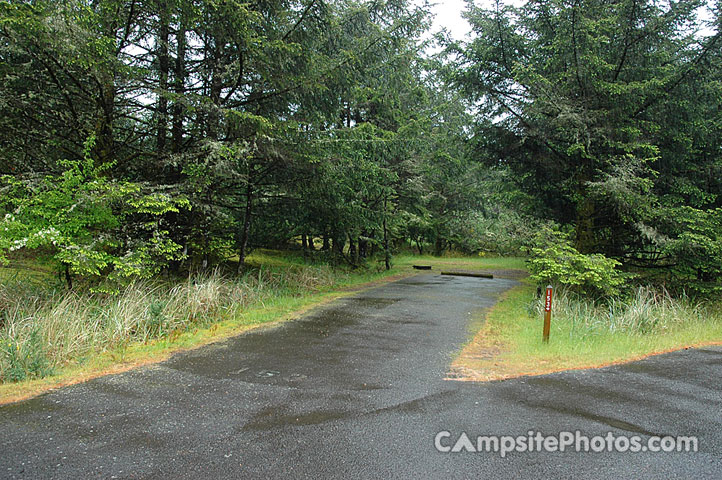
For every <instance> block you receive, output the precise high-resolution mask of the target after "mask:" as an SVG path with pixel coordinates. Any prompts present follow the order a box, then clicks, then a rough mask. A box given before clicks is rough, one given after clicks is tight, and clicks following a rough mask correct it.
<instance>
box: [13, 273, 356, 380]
mask: <svg viewBox="0 0 722 480" xmlns="http://www.w3.org/2000/svg"><path fill="white" fill-rule="evenodd" d="M348 277H349V274H348V273H344V272H340V271H337V270H333V269H331V268H330V267H326V266H303V267H301V266H292V267H288V268H283V269H274V268H261V269H259V270H256V271H252V272H249V273H247V274H246V275H244V276H242V277H237V278H230V277H224V276H223V275H221V274H220V273H218V272H213V273H210V274H207V275H197V276H193V277H189V278H188V279H187V280H185V281H181V282H178V283H169V282H158V281H154V282H151V281H138V282H135V283H133V284H131V285H129V286H127V287H126V288H125V289H124V290H122V291H121V292H120V293H118V294H116V295H108V294H99V293H89V292H80V291H65V290H57V289H51V288H42V287H38V286H30V285H28V284H27V283H23V282H20V281H6V282H3V283H0V382H8V381H18V380H23V379H26V378H32V377H42V376H45V375H48V374H49V373H52V371H53V369H54V368H57V367H58V366H61V365H63V364H66V363H67V362H70V361H72V360H78V359H82V358H83V357H85V356H87V355H90V354H93V353H97V352H102V351H105V350H109V349H114V348H118V347H122V346H124V345H127V344H129V343H132V342H145V341H148V340H151V339H154V338H160V337H164V336H168V335H171V334H173V333H175V332H182V331H185V330H187V329H189V328H192V327H203V326H209V325H210V324H212V323H214V322H218V321H222V320H225V319H229V318H232V317H235V316H238V315H242V313H243V311H244V309H246V308H248V307H249V306H253V305H258V304H262V303H263V302H264V301H266V300H267V299H269V298H271V297H277V296H279V295H292V296H293V295H301V294H305V293H309V292H316V291H319V290H322V289H325V288H329V287H332V286H334V285H337V284H339V283H344V282H345V281H347V280H348Z"/></svg>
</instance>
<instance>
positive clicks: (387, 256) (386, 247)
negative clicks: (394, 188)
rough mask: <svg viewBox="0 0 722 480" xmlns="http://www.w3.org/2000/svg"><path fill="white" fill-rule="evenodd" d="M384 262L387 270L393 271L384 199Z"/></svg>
mask: <svg viewBox="0 0 722 480" xmlns="http://www.w3.org/2000/svg"><path fill="white" fill-rule="evenodd" d="M384 262H385V264H386V270H391V252H389V230H388V228H387V226H386V199H385V198H384Z"/></svg>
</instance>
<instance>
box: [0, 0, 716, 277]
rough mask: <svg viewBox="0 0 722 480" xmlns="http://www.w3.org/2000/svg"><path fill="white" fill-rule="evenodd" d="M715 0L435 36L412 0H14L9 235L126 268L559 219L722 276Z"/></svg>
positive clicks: (179, 265) (596, 242)
mask: <svg viewBox="0 0 722 480" xmlns="http://www.w3.org/2000/svg"><path fill="white" fill-rule="evenodd" d="M482 5H483V6H482ZM704 7H705V4H704V2H702V1H701V0H681V1H678V2H665V1H662V2H660V1H656V0H655V1H652V0H529V1H527V2H526V3H525V4H524V5H523V6H521V7H513V6H511V5H507V4H504V3H502V2H501V1H496V2H483V4H482V3H478V2H469V3H468V10H467V12H466V13H465V15H466V17H467V18H468V20H469V22H470V24H471V26H472V33H471V35H470V36H469V37H468V38H467V39H466V40H464V41H450V40H448V39H446V38H444V37H443V36H442V35H439V36H437V38H436V41H437V42H439V43H440V44H441V46H442V47H443V48H442V51H441V53H438V54H435V55H430V54H428V53H427V52H428V51H429V50H428V49H427V44H428V42H429V40H424V39H425V38H427V31H428V29H429V28H430V18H429V15H428V13H427V11H428V8H427V6H426V5H425V4H421V3H420V2H410V1H407V0H389V1H363V0H270V1H258V2H241V1H236V0H60V1H57V0H56V1H50V0H35V1H21V0H10V1H8V0H4V1H0V175H2V180H1V182H0V190H1V191H2V198H1V199H0V213H1V214H2V215H3V216H4V220H3V221H2V223H0V260H2V259H7V258H9V257H12V255H14V254H16V252H19V251H23V250H31V249H33V250H36V251H42V252H43V253H45V254H47V255H49V256H51V257H52V258H54V259H55V260H56V261H57V263H58V266H59V268H60V269H61V270H62V271H63V272H64V273H65V275H66V278H67V279H68V281H69V282H70V280H71V279H72V277H73V276H82V277H85V278H90V279H94V280H93V281H95V282H100V283H102V282H104V281H106V280H112V281H114V282H118V281H122V279H124V278H128V277H132V276H150V275H154V274H156V273H158V272H160V271H163V270H168V271H179V270H182V269H188V268H209V267H210V266H212V265H214V264H218V263H224V262H227V261H228V260H229V259H237V260H238V265H239V268H243V264H244V261H245V258H246V256H247V255H248V252H249V251H250V250H251V249H253V248H255V247H261V246H266V247H276V246H283V247H285V248H288V247H289V246H291V247H297V248H303V249H305V251H306V252H307V254H308V255H309V256H310V255H314V256H317V255H325V256H327V257H328V258H329V259H333V260H334V261H338V262H343V263H347V264H349V265H353V266H359V265H361V264H363V263H364V261H365V259H368V258H370V257H372V256H373V255H374V254H376V253H382V252H383V253H385V255H384V257H385V260H386V263H387V264H388V263H389V260H390V254H391V252H392V251H393V250H394V249H395V248H400V247H401V246H402V245H404V244H408V245H413V246H414V248H417V249H418V250H419V251H421V252H424V251H425V249H426V251H433V252H434V253H436V254H442V253H443V252H444V251H446V250H448V249H451V248H454V249H458V250H463V251H465V252H468V253H476V252H486V251H489V252H494V253H502V254H525V253H528V252H529V251H530V249H531V248H532V247H538V246H539V245H537V244H536V243H535V242H536V241H537V240H538V239H537V240H535V238H537V237H535V235H534V233H535V230H537V229H539V228H540V226H541V225H542V224H553V225H555V226H556V227H557V228H559V229H561V230H566V231H568V232H570V233H571V239H572V241H573V244H574V245H573V246H574V248H575V249H576V251H577V252H578V253H579V254H591V253H595V254H603V255H606V256H607V257H611V258H613V259H615V260H617V261H619V262H621V263H622V264H623V265H624V266H625V267H627V268H633V269H647V270H648V271H659V270H660V269H662V270H664V272H666V273H667V274H668V276H669V278H671V279H673V280H675V281H676V282H679V284H681V285H683V286H686V287H693V288H695V289H697V290H700V291H709V290H710V289H711V290H714V289H716V288H718V287H719V285H720V283H721V282H722V220H721V214H722V213H721V212H722V199H721V198H720V188H721V187H722V185H721V183H722V175H721V173H722V172H721V168H722V161H721V159H720V153H721V151H720V138H722V137H721V135H720V133H722V132H721V131H720V129H721V126H722V117H721V114H720V109H719V98H720V68H719V67H720V59H721V57H720V48H722V41H720V39H719V35H720V32H719V10H718V9H717V8H716V7H715V8H712V9H711V12H710V17H709V18H708V19H706V20H703V19H701V17H700V12H701V11H702V9H703V8H704ZM565 245H566V244H565ZM570 248H571V247H570ZM317 249H321V250H323V251H324V252H326V253H324V254H319V253H317V252H316V250H317Z"/></svg>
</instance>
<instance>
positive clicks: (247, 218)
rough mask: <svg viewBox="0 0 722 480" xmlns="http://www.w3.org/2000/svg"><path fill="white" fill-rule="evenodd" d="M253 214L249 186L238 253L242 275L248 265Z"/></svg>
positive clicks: (239, 269) (251, 192) (239, 268)
mask: <svg viewBox="0 0 722 480" xmlns="http://www.w3.org/2000/svg"><path fill="white" fill-rule="evenodd" d="M252 214H253V189H252V188H251V185H250V184H249V185H248V187H247V188H246V211H245V213H244V218H243V230H242V231H241V243H240V245H239V248H240V250H239V252H238V271H239V273H240V271H241V269H242V268H243V265H245V263H246V253H247V248H248V234H249V233H250V231H251V215H252Z"/></svg>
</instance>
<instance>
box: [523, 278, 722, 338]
mask: <svg viewBox="0 0 722 480" xmlns="http://www.w3.org/2000/svg"><path fill="white" fill-rule="evenodd" d="M553 306H554V308H553V310H554V325H555V326H556V328H557V330H558V332H557V333H562V334H564V335H567V336H569V337H572V338H575V339H584V338H587V337H594V336H599V335H609V334H623V335H638V336H643V335H648V334H652V333H664V332H665V331H671V330H674V329H675V328H677V327H679V326H682V325H686V324H689V323H692V322H694V323H697V322H704V321H706V320H707V319H715V318H717V316H718V313H719V312H718V311H717V310H718V308H717V306H716V305H715V304H712V303H702V302H695V301H692V300H690V299H689V298H687V297H684V296H682V297H672V296H671V295H670V294H669V292H667V291H666V290H663V289H662V290H659V289H655V288H652V287H644V286H640V287H637V288H636V289H634V290H633V291H632V292H631V294H630V295H629V296H628V297H627V298H626V299H610V300H608V301H606V302H595V301H592V300H589V299H588V298H583V297H580V296H579V295H577V294H575V293H573V292H571V291H569V290H567V289H565V288H559V289H557V291H555V293H554V303H553ZM530 310H532V314H533V316H534V318H541V317H542V316H543V311H544V299H543V298H540V299H537V300H535V301H534V302H532V304H531V305H530Z"/></svg>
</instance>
